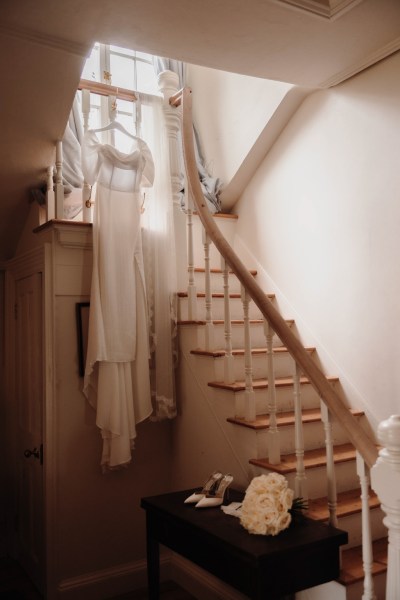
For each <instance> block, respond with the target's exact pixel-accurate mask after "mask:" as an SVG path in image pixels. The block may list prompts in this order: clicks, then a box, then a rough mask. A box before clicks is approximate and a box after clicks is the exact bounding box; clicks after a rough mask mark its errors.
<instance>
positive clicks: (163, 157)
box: [141, 96, 177, 420]
mask: <svg viewBox="0 0 400 600" xmlns="http://www.w3.org/2000/svg"><path fill="white" fill-rule="evenodd" d="M141 114H142V120H141V132H142V137H143V139H144V140H145V142H146V143H147V144H148V146H149V148H150V150H151V152H152V155H153V159H154V164H155V179H154V185H153V188H152V189H150V190H148V191H146V196H145V200H144V213H143V215H142V226H143V229H142V234H143V255H144V262H145V277H146V290H147V300H148V307H149V321H150V356H151V390H152V396H153V401H154V414H153V417H152V418H153V419H154V420H161V419H171V418H173V417H175V416H176V400H175V365H176V359H177V352H176V334H177V327H176V320H177V319H176V291H177V277H176V252H175V231H174V218H173V204H172V188H171V175H170V166H169V142H168V137H167V131H166V126H165V116H164V111H163V107H162V101H161V98H157V97H148V96H147V97H146V102H145V103H144V102H142V105H141Z"/></svg>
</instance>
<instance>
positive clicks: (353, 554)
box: [337, 538, 387, 586]
mask: <svg viewBox="0 0 400 600" xmlns="http://www.w3.org/2000/svg"><path fill="white" fill-rule="evenodd" d="M372 554H373V563H372V574H373V575H378V574H379V573H385V572H386V570H387V538H380V539H379V540H375V541H374V542H372ZM363 579H364V569H363V561H362V546H357V547H355V548H348V549H347V550H343V552H342V568H341V570H340V576H339V578H338V580H337V581H338V582H339V583H341V584H342V585H345V586H348V585H351V584H353V583H356V582H357V581H362V580H363Z"/></svg>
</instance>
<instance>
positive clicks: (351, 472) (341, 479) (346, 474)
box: [252, 461, 360, 498]
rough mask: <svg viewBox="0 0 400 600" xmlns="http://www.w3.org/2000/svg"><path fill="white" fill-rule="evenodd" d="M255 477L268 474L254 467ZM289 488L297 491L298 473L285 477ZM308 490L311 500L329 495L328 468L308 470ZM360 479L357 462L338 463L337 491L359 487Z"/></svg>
mask: <svg viewBox="0 0 400 600" xmlns="http://www.w3.org/2000/svg"><path fill="white" fill-rule="evenodd" d="M252 468H253V473H254V476H257V475H263V474H266V473H268V471H266V470H265V469H262V468H261V467H257V466H255V465H252ZM285 477H286V479H287V480H288V485H289V487H290V488H291V489H292V490H294V489H295V477H296V473H287V474H286V475H285ZM306 477H307V489H308V497H309V498H321V497H322V496H324V495H326V493H327V479H326V467H324V466H322V467H315V468H312V469H307V470H306ZM359 485H360V483H359V479H358V477H357V473H356V466H355V461H347V462H343V463H336V487H337V491H338V493H339V492H344V491H346V490H351V489H355V488H357V487H359Z"/></svg>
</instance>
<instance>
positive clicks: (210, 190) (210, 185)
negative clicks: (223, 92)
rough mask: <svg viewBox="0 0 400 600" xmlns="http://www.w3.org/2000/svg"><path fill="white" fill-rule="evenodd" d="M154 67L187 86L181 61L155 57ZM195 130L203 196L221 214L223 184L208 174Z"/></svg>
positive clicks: (213, 211) (212, 208) (212, 210)
mask: <svg viewBox="0 0 400 600" xmlns="http://www.w3.org/2000/svg"><path fill="white" fill-rule="evenodd" d="M153 66H154V70H155V72H156V74H157V75H159V74H160V73H161V72H162V71H167V70H168V71H173V72H174V73H177V75H178V77H179V86H180V87H181V88H182V87H184V86H185V85H186V76H185V70H186V69H185V63H183V62H181V61H179V60H173V59H171V58H162V57H161V56H154V57H153ZM193 130H194V134H195V135H194V137H195V142H196V147H195V153H196V163H197V171H198V173H199V179H200V184H201V188H202V191H203V195H204V198H205V199H206V201H207V205H208V208H209V209H210V211H211V212H212V213H215V212H220V211H221V202H220V200H219V193H220V191H221V187H222V182H221V180H220V179H219V178H218V177H211V175H210V174H209V173H208V171H207V169H206V166H205V162H204V158H203V156H202V154H201V150H200V143H199V137H198V134H197V131H196V128H195V126H194V125H193ZM180 147H181V148H182V144H180ZM182 202H184V194H182Z"/></svg>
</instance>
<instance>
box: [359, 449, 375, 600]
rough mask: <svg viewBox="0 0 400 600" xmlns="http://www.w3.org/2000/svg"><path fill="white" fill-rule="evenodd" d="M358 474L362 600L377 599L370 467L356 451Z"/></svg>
mask: <svg viewBox="0 0 400 600" xmlns="http://www.w3.org/2000/svg"><path fill="white" fill-rule="evenodd" d="M356 461H357V475H358V477H359V478H360V486H361V524H362V559H363V567H364V592H363V595H362V597H361V598H362V600H376V595H375V591H374V580H373V577H372V562H373V556H372V536H371V518H370V517H371V516H370V509H369V469H368V467H367V465H366V464H365V462H364V460H363V458H362V456H361V454H360V453H359V452H357V453H356Z"/></svg>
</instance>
